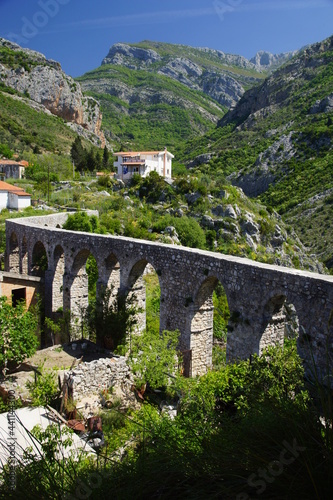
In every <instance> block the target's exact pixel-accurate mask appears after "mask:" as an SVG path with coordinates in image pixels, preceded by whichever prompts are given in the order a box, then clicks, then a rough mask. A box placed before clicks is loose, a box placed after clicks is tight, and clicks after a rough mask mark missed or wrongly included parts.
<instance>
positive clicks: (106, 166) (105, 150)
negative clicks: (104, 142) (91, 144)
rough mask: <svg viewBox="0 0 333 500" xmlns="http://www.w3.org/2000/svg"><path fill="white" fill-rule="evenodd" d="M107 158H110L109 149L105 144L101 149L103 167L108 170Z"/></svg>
mask: <svg viewBox="0 0 333 500" xmlns="http://www.w3.org/2000/svg"><path fill="white" fill-rule="evenodd" d="M109 160H110V154H109V150H108V148H107V146H105V148H104V150H103V168H105V169H106V170H108V168H109Z"/></svg>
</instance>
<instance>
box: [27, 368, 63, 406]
mask: <svg viewBox="0 0 333 500" xmlns="http://www.w3.org/2000/svg"><path fill="white" fill-rule="evenodd" d="M38 371H39V374H38V375H37V377H36V379H34V380H28V382H27V383H26V386H27V388H28V390H29V393H30V396H31V399H32V404H33V406H45V405H48V404H50V403H51V401H52V400H53V399H54V398H55V397H56V396H57V394H58V392H59V388H58V383H57V374H56V371H55V370H44V367H43V365H41V366H39V367H38Z"/></svg>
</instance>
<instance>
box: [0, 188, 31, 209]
mask: <svg viewBox="0 0 333 500" xmlns="http://www.w3.org/2000/svg"><path fill="white" fill-rule="evenodd" d="M30 205H31V195H30V194H29V193H26V192H25V191H24V189H22V188H19V187H17V186H12V185H11V184H8V183H7V182H4V181H0V210H2V209H3V208H12V209H14V210H22V209H23V208H26V207H30Z"/></svg>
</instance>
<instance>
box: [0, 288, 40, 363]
mask: <svg viewBox="0 0 333 500" xmlns="http://www.w3.org/2000/svg"><path fill="white" fill-rule="evenodd" d="M37 326H38V319H37V315H36V314H34V313H32V312H30V311H27V310H26V309H25V307H24V305H23V303H18V304H17V305H16V307H12V306H11V305H10V304H9V303H8V302H7V298H6V297H0V367H1V368H2V369H3V370H4V371H6V368H7V362H8V361H14V362H16V363H20V362H21V361H23V360H24V359H25V358H26V357H29V356H32V355H33V354H34V353H35V352H36V350H37V347H38V338H37V336H36V331H37Z"/></svg>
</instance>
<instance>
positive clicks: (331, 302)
mask: <svg viewBox="0 0 333 500" xmlns="http://www.w3.org/2000/svg"><path fill="white" fill-rule="evenodd" d="M67 217H68V214H66V213H61V214H56V215H48V216H43V217H29V218H22V219H12V220H7V221H6V242H7V243H6V245H7V246H6V270H7V271H12V272H16V273H20V274H28V275H33V274H34V273H35V272H36V270H35V268H34V262H35V261H36V256H37V257H38V255H43V254H44V256H45V253H46V257H47V263H46V267H47V270H46V271H45V275H44V283H45V285H44V286H45V309H46V314H47V315H48V316H50V315H52V312H54V311H56V310H57V309H58V308H59V307H63V308H64V310H66V309H67V310H68V309H69V310H70V311H71V313H72V314H74V315H75V314H79V308H80V306H86V305H87V303H88V280H87V274H86V270H85V264H86V260H87V257H88V256H89V254H92V255H93V256H94V257H95V259H96V262H97V266H98V272H99V277H98V283H97V286H98V287H102V286H110V284H112V285H114V287H115V290H119V292H120V293H121V294H124V295H126V294H127V293H129V292H131V291H134V292H135V294H136V297H137V300H138V302H139V303H140V305H141V306H144V304H145V288H144V282H143V279H142V274H143V271H144V269H145V267H146V265H147V264H151V265H152V266H153V267H154V269H155V270H156V272H157V274H158V277H159V282H160V287H161V299H160V329H161V330H164V329H167V330H173V329H179V330H180V332H181V338H180V343H181V348H182V350H184V351H188V352H191V354H192V362H191V374H192V375H196V374H202V373H204V372H205V371H206V369H207V367H209V366H210V365H211V362H212V339H213V304H212V292H213V290H214V288H215V286H216V284H217V283H218V282H220V283H221V284H222V285H223V287H224V290H225V292H226V295H227V299H228V305H229V309H230V312H231V318H230V320H229V325H228V339H227V358H228V359H230V360H231V359H236V358H242V359H244V358H248V357H249V356H250V355H251V354H253V353H260V351H261V350H262V349H263V348H264V347H265V346H266V345H268V344H271V343H274V342H283V335H284V328H281V311H282V308H283V305H284V304H285V303H288V304H292V305H293V306H294V308H295V310H296V314H297V317H298V321H299V340H298V348H299V352H300V354H301V356H302V357H303V358H304V360H305V362H306V363H307V365H308V366H310V365H311V364H313V361H314V363H315V366H316V367H317V368H318V370H320V372H321V373H324V372H325V371H327V369H326V367H327V360H328V359H329V360H330V362H331V361H332V358H333V321H332V310H333V276H327V275H319V274H315V273H310V272H305V271H299V270H295V269H289V268H283V267H278V266H272V265H268V264H262V263H258V262H254V261H250V260H248V259H244V258H238V257H233V256H226V255H221V254H218V253H213V252H206V251H202V250H197V249H190V248H185V247H179V246H173V245H163V244H159V243H154V242H148V241H143V240H135V239H131V238H123V237H119V236H117V237H116V236H109V235H108V236H106V235H98V234H90V233H81V232H73V231H66V230H63V229H62V225H63V223H64V222H65V220H66V219H67Z"/></svg>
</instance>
